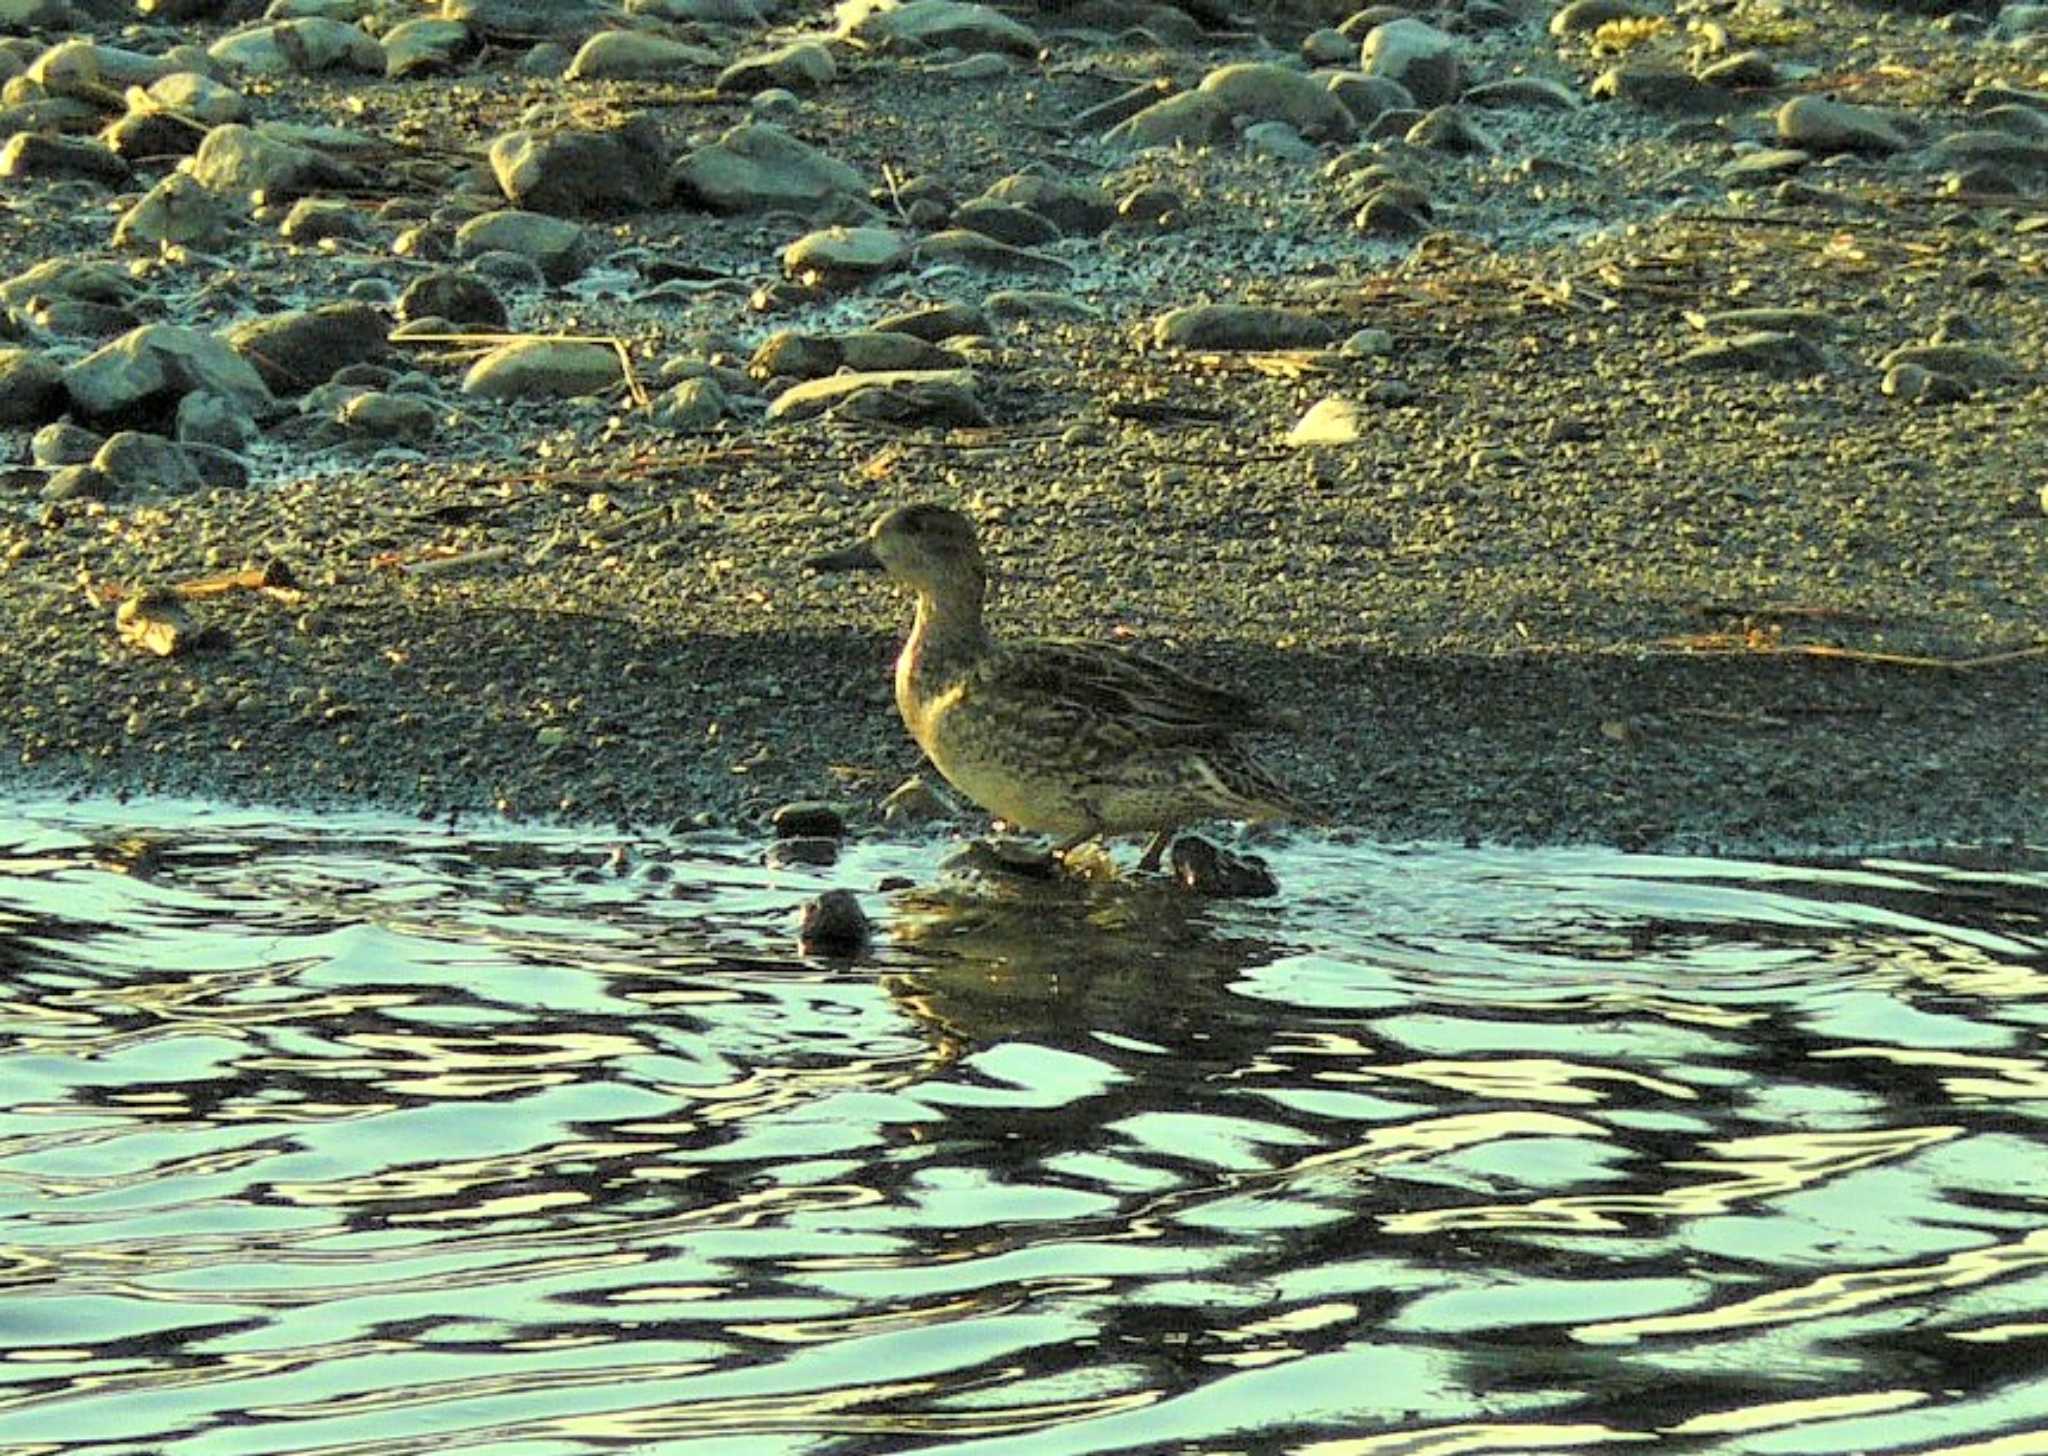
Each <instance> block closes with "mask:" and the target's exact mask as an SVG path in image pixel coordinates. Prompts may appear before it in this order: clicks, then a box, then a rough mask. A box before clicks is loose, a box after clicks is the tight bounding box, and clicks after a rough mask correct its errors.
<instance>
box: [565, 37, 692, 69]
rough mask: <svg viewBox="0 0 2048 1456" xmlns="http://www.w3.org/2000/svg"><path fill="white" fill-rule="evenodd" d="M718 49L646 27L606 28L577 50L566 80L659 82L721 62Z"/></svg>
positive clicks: (570, 63)
mask: <svg viewBox="0 0 2048 1456" xmlns="http://www.w3.org/2000/svg"><path fill="white" fill-rule="evenodd" d="M718 59H719V58H718V52H717V51H714V50H708V49H706V48H705V47H703V46H695V45H691V44H689V43H688V42H686V41H679V40H671V39H669V38H668V37H667V36H664V35H655V34H653V33H652V32H650V31H644V30H606V31H600V32H599V33H598V34H596V35H593V36H592V37H591V38H590V39H589V40H587V41H585V42H584V43H583V48H582V49H581V50H579V51H577V52H576V58H575V59H574V60H572V61H570V62H569V69H568V71H567V72H566V73H565V74H564V75H563V78H562V79H563V80H565V81H649V80H653V81H659V80H667V79H670V78H672V77H678V76H682V75H685V74H686V73H688V72H690V71H692V70H697V69H701V68H702V67H705V66H715V65H717V64H718Z"/></svg>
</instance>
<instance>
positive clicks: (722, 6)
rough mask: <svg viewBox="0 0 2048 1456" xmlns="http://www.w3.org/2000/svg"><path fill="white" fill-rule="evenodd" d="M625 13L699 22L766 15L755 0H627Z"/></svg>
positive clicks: (750, 21) (749, 22)
mask: <svg viewBox="0 0 2048 1456" xmlns="http://www.w3.org/2000/svg"><path fill="white" fill-rule="evenodd" d="M626 13H627V14H628V15H644V16H649V17H652V18H653V19H656V20H694V21H696V22H698V23H699V24H702V25H736V26H749V27H751V26H756V25H759V24H760V23H761V22H762V21H763V20H764V19H766V18H767V17H766V16H765V15H764V14H763V13H762V9H761V6H760V4H759V3H758V0H626Z"/></svg>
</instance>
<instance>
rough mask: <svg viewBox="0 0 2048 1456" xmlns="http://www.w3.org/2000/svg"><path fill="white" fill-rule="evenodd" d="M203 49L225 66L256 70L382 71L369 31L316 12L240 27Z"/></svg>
mask: <svg viewBox="0 0 2048 1456" xmlns="http://www.w3.org/2000/svg"><path fill="white" fill-rule="evenodd" d="M206 53H207V54H208V55H209V56H211V57H213V59H215V60H216V61H219V62H220V63H221V64H222V65H224V66H232V67H233V68H235V69H236V70H238V71H247V72H250V73H251V74H253V75H258V76H292V75H299V76H309V75H313V74H316V73H318V72H321V71H356V72H360V73H362V74H364V75H371V76H381V75H383V74H384V48H383V47H382V46H380V45H378V44H377V42H376V41H374V40H372V39H371V38H370V36H369V35H368V33H367V32H365V31H363V30H362V29H361V28H359V27H357V26H353V25H349V24H347V23H345V22H343V21H339V20H329V19H326V18H324V17H319V16H314V17H310V18H308V19H304V20H280V21H277V22H275V23H273V24H269V25H258V26H253V27H251V28H250V29H248V30H238V31H236V32H234V33H233V34H232V35H225V36H222V37H221V38H220V39H219V40H217V41H215V42H214V43H213V44H212V45H210V46H208V47H207V50H206Z"/></svg>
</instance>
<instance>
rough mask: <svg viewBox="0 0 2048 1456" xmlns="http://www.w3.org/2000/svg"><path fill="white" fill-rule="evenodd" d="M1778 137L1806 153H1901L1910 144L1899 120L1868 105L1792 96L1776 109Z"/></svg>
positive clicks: (1816, 97)
mask: <svg viewBox="0 0 2048 1456" xmlns="http://www.w3.org/2000/svg"><path fill="white" fill-rule="evenodd" d="M1777 120H1778V136H1779V138H1780V139H1781V140H1782V141H1783V142H1784V143H1785V144H1786V145H1787V146H1790V147H1798V148H1800V149H1801V150H1803V151H1808V152H1873V153H1878V154H1880V155H1884V154H1889V153H1892V152H1902V151H1904V150H1906V148H1908V147H1909V146H1911V145H1912V142H1911V141H1910V140H1909V139H1908V138H1907V136H1906V134H1905V132H1904V131H1903V130H1901V129H1900V125H1899V120H1898V118H1897V117H1895V116H1893V115H1892V114H1891V113H1889V112H1885V111H1880V110H1878V109H1877V108H1875V107H1871V106H1850V105H1848V104H1846V103H1844V102H1840V101H1825V100H1822V99H1821V98H1820V97H1818V96H1795V97H1793V98H1792V99H1791V100H1790V101H1787V102H1786V103H1785V104H1784V105H1783V106H1781V107H1779V108H1778V118H1777Z"/></svg>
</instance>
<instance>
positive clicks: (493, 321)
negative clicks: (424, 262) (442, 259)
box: [398, 268, 510, 329]
mask: <svg viewBox="0 0 2048 1456" xmlns="http://www.w3.org/2000/svg"><path fill="white" fill-rule="evenodd" d="M398 317H399V321H400V322H402V323H411V322H413V321H414V320H415V319H422V318H444V319H447V320H449V321H450V322H452V323H460V324H482V325H484V326H485V327H487V328H492V329H501V328H503V327H504V326H505V324H506V322H507V320H508V318H509V317H510V316H509V315H508V314H507V313H506V312H505V304H504V301H503V300H502V299H500V298H499V297H498V295H497V292H496V291H495V290H494V289H493V288H492V287H491V285H490V284H488V283H486V282H484V281H483V280H482V279H481V278H478V277H477V276H476V275H475V274H474V273H469V272H465V271H463V270H461V269H458V268H438V269H436V270H435V271H433V272H432V273H426V274H422V275H421V276H420V277H418V278H415V279H413V281H412V282H411V283H409V284H407V285H406V288H405V292H403V293H401V294H399V295H398Z"/></svg>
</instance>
